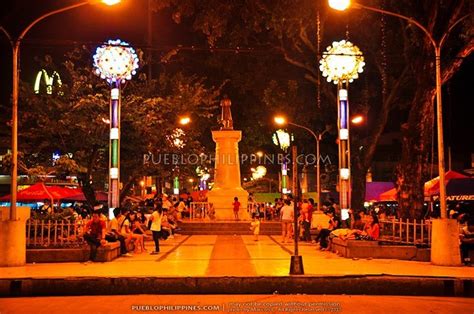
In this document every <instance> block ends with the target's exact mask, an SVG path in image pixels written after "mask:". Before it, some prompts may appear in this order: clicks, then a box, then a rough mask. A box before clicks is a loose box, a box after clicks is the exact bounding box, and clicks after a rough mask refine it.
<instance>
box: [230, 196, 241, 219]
mask: <svg viewBox="0 0 474 314" xmlns="http://www.w3.org/2000/svg"><path fill="white" fill-rule="evenodd" d="M232 206H233V207H234V217H235V220H239V210H240V202H239V199H238V198H237V197H234V202H233V203H232Z"/></svg>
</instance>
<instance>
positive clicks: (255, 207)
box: [189, 202, 275, 220]
mask: <svg viewBox="0 0 474 314" xmlns="http://www.w3.org/2000/svg"><path fill="white" fill-rule="evenodd" d="M269 207H270V206H267V205H266V204H265V203H263V202H248V203H247V212H248V213H249V216H250V217H252V214H253V213H255V212H257V211H259V213H263V219H264V220H270V219H275V218H274V217H271V216H272V215H269V214H268V209H269ZM189 217H190V219H191V220H193V219H206V218H209V219H211V220H212V219H214V208H213V206H212V203H208V202H192V203H191V205H190V207H189Z"/></svg>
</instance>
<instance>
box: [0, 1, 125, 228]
mask: <svg viewBox="0 0 474 314" xmlns="http://www.w3.org/2000/svg"><path fill="white" fill-rule="evenodd" d="M99 2H102V3H104V4H106V5H114V4H117V3H119V2H120V0H102V1H100V0H89V1H82V2H79V3H76V4H72V5H69V6H66V7H63V8H60V9H57V10H53V11H50V12H48V13H45V14H43V15H41V16H40V17H38V18H37V19H35V20H34V21H33V22H31V23H30V24H29V25H28V26H27V27H26V28H25V29H24V30H23V31H22V32H21V33H20V35H19V36H18V37H17V38H16V39H14V38H12V36H10V34H9V33H8V32H7V30H6V29H5V28H3V27H2V26H0V30H1V31H2V32H3V33H4V34H5V35H6V36H7V38H8V40H9V42H10V45H11V48H12V59H13V61H12V68H13V76H12V84H13V90H12V159H11V178H10V219H15V217H16V200H17V180H18V97H19V82H20V73H19V64H18V63H19V62H18V61H19V60H18V59H19V56H20V45H21V41H22V40H23V38H24V37H25V35H26V34H27V33H28V31H29V30H30V29H31V28H32V27H33V26H35V25H36V24H37V23H38V22H40V21H42V20H44V19H46V18H47V17H49V16H52V15H56V14H58V13H62V12H65V11H69V10H72V9H75V8H79V7H82V6H84V5H87V4H95V3H99Z"/></svg>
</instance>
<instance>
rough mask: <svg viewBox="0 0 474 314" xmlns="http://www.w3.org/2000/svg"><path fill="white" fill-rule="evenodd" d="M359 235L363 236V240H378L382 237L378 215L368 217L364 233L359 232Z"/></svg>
mask: <svg viewBox="0 0 474 314" xmlns="http://www.w3.org/2000/svg"><path fill="white" fill-rule="evenodd" d="M359 234H361V240H378V238H379V237H380V226H379V219H378V217H377V215H371V216H368V217H367V223H366V224H365V225H364V231H362V232H359Z"/></svg>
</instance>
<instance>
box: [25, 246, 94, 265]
mask: <svg viewBox="0 0 474 314" xmlns="http://www.w3.org/2000/svg"><path fill="white" fill-rule="evenodd" d="M88 259H89V247H79V248H70V249H66V248H61V249H26V262H27V263H67V262H85V261H87V260H88Z"/></svg>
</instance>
